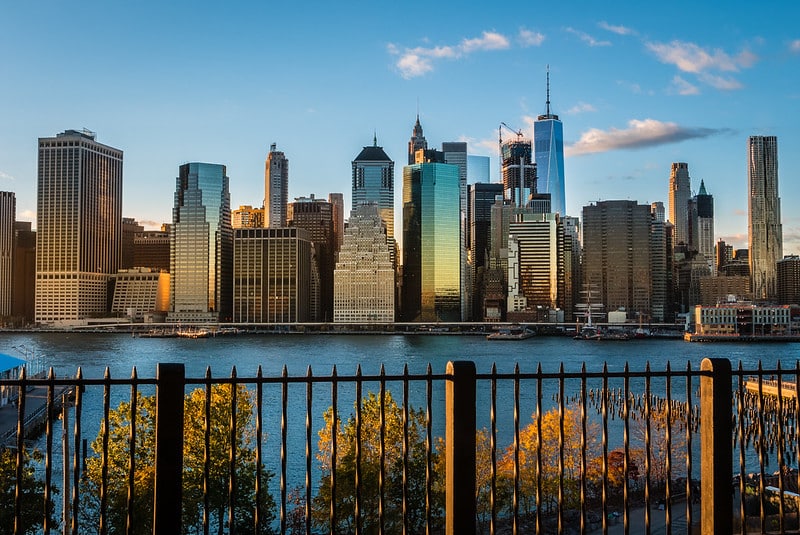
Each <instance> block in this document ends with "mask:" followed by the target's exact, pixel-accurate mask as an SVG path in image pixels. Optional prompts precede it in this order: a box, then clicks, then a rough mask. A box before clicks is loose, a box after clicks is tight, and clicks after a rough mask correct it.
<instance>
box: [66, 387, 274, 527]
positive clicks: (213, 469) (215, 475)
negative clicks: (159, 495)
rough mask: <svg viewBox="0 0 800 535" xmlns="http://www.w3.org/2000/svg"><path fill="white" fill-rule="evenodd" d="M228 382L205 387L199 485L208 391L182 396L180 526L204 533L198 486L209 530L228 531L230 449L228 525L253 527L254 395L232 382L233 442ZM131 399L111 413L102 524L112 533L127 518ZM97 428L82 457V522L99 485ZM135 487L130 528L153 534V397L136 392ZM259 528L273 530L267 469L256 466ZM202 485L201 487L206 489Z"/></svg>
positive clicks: (91, 511)
mask: <svg viewBox="0 0 800 535" xmlns="http://www.w3.org/2000/svg"><path fill="white" fill-rule="evenodd" d="M232 392H233V388H232V387H231V385H214V386H212V387H211V391H210V418H209V423H210V425H209V429H210V436H209V452H208V453H209V469H208V485H207V487H206V486H205V480H204V473H205V471H204V470H205V460H204V455H205V430H206V416H205V415H206V407H205V405H206V391H205V390H204V389H202V388H201V389H196V390H194V391H193V392H191V393H190V394H189V395H188V396H186V398H185V405H184V443H183V460H184V462H183V529H184V532H185V533H191V532H202V527H203V508H204V500H205V498H204V492H205V493H206V494H207V499H208V508H209V510H208V513H209V515H208V516H209V523H210V527H211V529H212V530H214V531H216V532H217V533H220V534H221V533H223V532H224V531H226V530H227V522H228V514H229V511H228V502H229V499H228V498H229V489H228V485H229V474H230V453H231V450H232V449H233V450H234V451H235V455H236V464H235V470H234V472H235V481H236V488H235V496H236V500H235V503H234V523H235V529H236V532H237V533H254V532H255V528H254V526H255V521H254V513H255V508H256V503H255V493H254V489H255V478H256V473H257V472H256V468H257V465H256V451H255V448H254V443H255V423H254V411H255V407H254V402H253V395H252V393H251V392H250V391H248V390H247V389H246V388H245V387H244V386H243V385H237V386H236V395H237V399H236V422H237V425H236V434H235V438H234V444H233V446H232V445H231V427H230V422H231V407H232V405H233V404H232ZM130 430H131V405H130V403H128V402H122V403H120V405H119V406H118V407H117V408H116V409H114V410H112V411H110V415H109V427H108V454H107V459H108V461H107V464H108V466H107V477H106V481H107V491H106V496H107V500H108V505H107V508H106V514H107V515H108V517H107V525H106V527H107V528H108V530H109V532H110V533H124V532H125V526H126V521H127V512H128V506H127V499H128V472H129V462H130V461H129V460H130V458H131V448H130V441H129V437H130ZM103 435H104V432H103V429H101V430H100V432H99V433H98V436H97V438H96V439H95V441H94V442H93V443H92V450H93V451H94V453H95V456H93V457H91V458H89V459H88V460H87V466H86V472H85V474H84V477H83V481H82V489H81V497H82V501H83V507H82V514H83V519H82V520H83V523H84V526H85V527H90V528H96V527H98V523H97V518H98V516H99V514H100V489H101V484H102V480H103V464H102V461H103V456H102V452H103ZM133 459H134V462H135V477H134V492H133V518H134V525H133V533H141V534H144V533H151V532H152V520H153V519H152V516H153V514H152V504H153V494H154V488H155V487H154V481H155V479H154V478H155V472H154V466H155V397H154V396H144V395H141V394H139V395H138V396H137V403H136V443H135V447H134V455H133ZM261 474H262V480H261V502H262V503H261V510H260V511H259V519H260V525H261V531H260V533H261V534H266V533H271V532H272V528H271V524H272V522H273V521H274V519H275V504H274V501H273V498H272V496H271V494H270V493H269V487H268V485H269V481H270V479H271V477H272V474H271V473H270V472H269V471H267V470H264V469H263V467H262V470H261ZM204 489H205V490H204Z"/></svg>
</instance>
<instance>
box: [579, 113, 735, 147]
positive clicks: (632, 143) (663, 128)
mask: <svg viewBox="0 0 800 535" xmlns="http://www.w3.org/2000/svg"><path fill="white" fill-rule="evenodd" d="M726 131H728V130H727V129H715V128H696V127H685V126H680V125H678V124H676V123H672V122H662V121H658V120H656V119H644V120H638V119H631V120H630V121H628V127H627V128H621V129H620V128H610V129H609V130H600V129H599V128H592V129H590V130H587V131H586V132H584V133H583V134H581V137H580V139H579V140H578V141H577V142H575V143H573V144H572V145H570V146H569V147H568V148H567V150H566V153H567V155H569V156H580V155H583V154H592V153H596V152H609V151H613V150H620V149H640V148H644V147H652V146H656V145H666V144H669V143H677V142H679V141H684V140H687V139H694V138H704V137H709V136H713V135H716V134H720V133H723V132H726Z"/></svg>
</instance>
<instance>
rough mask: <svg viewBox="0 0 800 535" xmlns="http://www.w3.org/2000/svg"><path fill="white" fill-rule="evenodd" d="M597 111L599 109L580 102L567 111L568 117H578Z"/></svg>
mask: <svg viewBox="0 0 800 535" xmlns="http://www.w3.org/2000/svg"><path fill="white" fill-rule="evenodd" d="M592 111H597V108H595V107H594V106H592V105H591V104H589V103H587V102H578V103H577V104H575V105H574V106H573V107H571V108H570V109H568V110H567V115H577V114H579V113H586V112H592Z"/></svg>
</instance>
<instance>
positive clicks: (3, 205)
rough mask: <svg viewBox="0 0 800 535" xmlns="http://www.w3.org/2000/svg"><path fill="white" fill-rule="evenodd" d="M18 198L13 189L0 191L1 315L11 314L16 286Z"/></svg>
mask: <svg viewBox="0 0 800 535" xmlns="http://www.w3.org/2000/svg"><path fill="white" fill-rule="evenodd" d="M16 218H17V198H16V196H15V195H14V192H13V191H0V316H2V317H8V316H10V315H11V302H12V290H13V288H14V286H13V284H14V282H13V281H14V278H13V277H14V221H15V220H16Z"/></svg>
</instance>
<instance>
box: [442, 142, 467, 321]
mask: <svg viewBox="0 0 800 535" xmlns="http://www.w3.org/2000/svg"><path fill="white" fill-rule="evenodd" d="M442 154H444V163H448V164H451V165H455V166H457V167H458V184H459V185H458V191H459V193H458V199H459V217H460V220H461V242H460V243H459V255H460V257H461V260H460V262H461V272H460V275H459V276H460V279H461V295H462V296H464V299H462V300H461V317H462V318H464V319H465V320H466V319H468V318H470V317H472V286H471V284H470V283H471V278H470V273H469V272H468V265H467V162H468V159H467V144H466V142H464V141H448V142H444V143H442Z"/></svg>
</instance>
